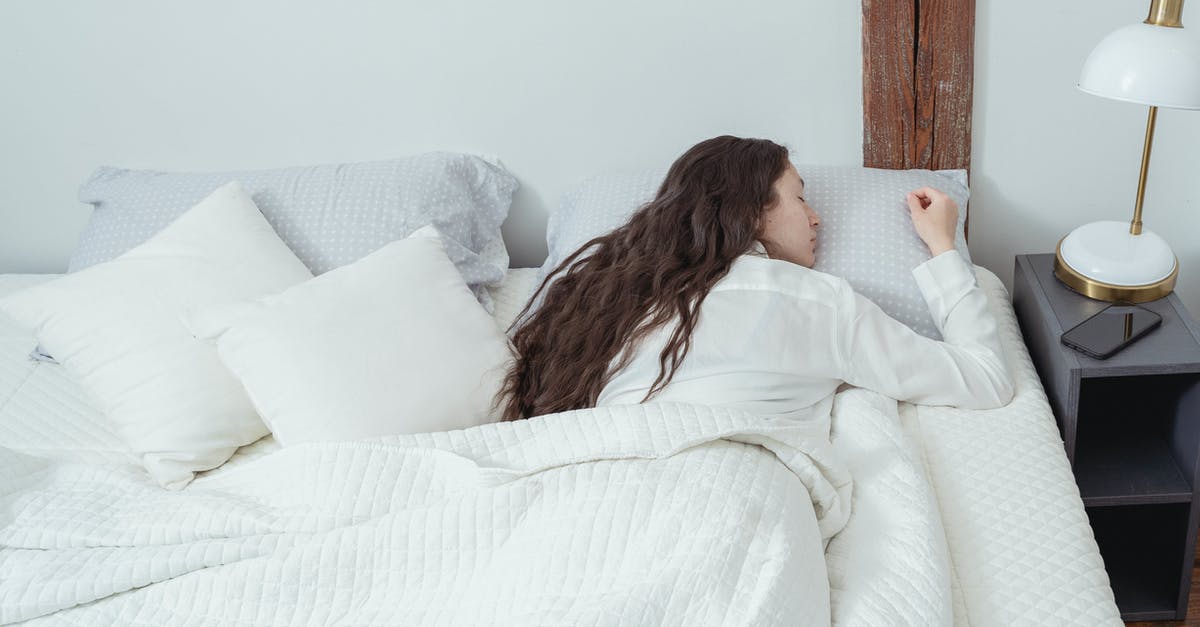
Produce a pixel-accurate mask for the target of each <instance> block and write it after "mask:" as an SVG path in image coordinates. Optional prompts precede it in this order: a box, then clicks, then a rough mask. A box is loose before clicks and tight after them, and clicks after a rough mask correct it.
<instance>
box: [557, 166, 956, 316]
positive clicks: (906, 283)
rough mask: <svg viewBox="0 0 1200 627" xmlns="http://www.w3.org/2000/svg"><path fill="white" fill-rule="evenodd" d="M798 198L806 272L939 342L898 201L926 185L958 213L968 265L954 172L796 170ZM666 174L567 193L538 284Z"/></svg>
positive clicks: (604, 181)
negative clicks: (811, 240)
mask: <svg viewBox="0 0 1200 627" xmlns="http://www.w3.org/2000/svg"><path fill="white" fill-rule="evenodd" d="M796 169H797V170H798V171H799V172H800V176H801V177H802V178H803V179H804V182H805V191H804V193H805V198H806V199H807V200H808V202H809V204H811V205H812V207H813V209H815V210H816V212H817V213H818V214H819V215H820V216H821V227H820V228H819V229H818V231H817V261H816V265H815V266H814V269H816V270H819V271H821V272H826V273H828V274H832V275H835V276H840V277H842V278H844V279H846V280H847V281H849V282H850V285H851V286H853V287H854V289H855V291H857V292H859V293H860V294H862V295H863V296H866V297H867V298H869V299H871V300H872V301H874V302H875V304H877V305H879V307H880V308H881V309H883V311H885V312H887V314H888V315H890V316H891V317H893V318H895V319H897V320H899V321H900V322H903V323H904V324H906V325H908V326H909V327H911V328H912V329H913V330H915V331H916V332H918V333H920V334H922V335H925V336H927V337H932V338H935V339H941V334H940V333H938V330H937V327H936V326H934V323H933V319H932V318H931V317H930V316H929V310H928V306H927V305H926V304H925V301H924V299H922V298H921V293H920V290H919V289H918V288H917V284H916V281H914V280H913V277H912V274H911V270H912V269H913V268H915V267H917V266H918V265H920V264H921V263H922V262H924V261H926V260H928V259H929V249H928V248H926V246H925V244H923V243H922V242H921V239H920V238H919V237H918V236H917V234H916V231H915V230H914V229H913V227H912V221H911V220H910V218H909V213H908V206H907V204H906V203H905V194H906V193H907V192H909V191H911V190H914V189H917V188H920V187H924V186H931V187H935V188H937V189H940V190H942V191H944V192H946V193H947V194H949V195H950V197H952V198H953V199H954V200H955V202H956V203H957V204H958V206H959V223H958V234H957V242H956V244H957V248H958V251H959V252H960V253H961V254H962V256H963V259H966V260H967V261H968V262H969V261H970V260H971V257H970V253H969V251H968V250H967V242H966V238H965V236H964V234H963V228H964V224H965V222H966V216H967V200H968V197H969V191H968V190H967V187H966V173H965V172H964V171H962V170H943V171H938V172H934V171H930V170H881V169H873V168H859V167H850V166H827V165H811V164H810V165H805V164H796ZM664 176H666V170H643V171H637V172H624V173H614V174H604V175H600V176H597V177H594V178H592V179H589V180H587V181H584V182H583V183H581V184H579V185H577V186H576V187H574V188H573V189H572V190H570V191H569V192H567V194H566V195H565V196H564V197H563V200H562V202H561V203H560V204H559V206H558V207H557V208H556V209H555V210H554V212H553V213H551V215H550V221H549V224H548V225H547V231H546V243H547V246H548V248H549V256H548V257H547V258H546V261H545V263H544V264H542V268H541V271H540V272H539V274H538V277H539V279H541V278H544V277H545V276H546V275H548V274H549V273H550V272H551V271H552V270H553V269H554V268H557V267H558V266H559V264H561V263H562V261H563V260H564V259H566V258H567V257H569V256H570V255H571V253H573V252H575V251H576V250H577V249H578V248H579V247H580V246H582V245H583V244H585V243H586V242H587V241H588V240H590V239H592V238H594V237H597V236H599V235H603V234H605V233H608V232H610V231H612V230H613V229H615V228H617V227H619V226H621V225H622V224H624V223H625V222H626V221H627V220H628V219H629V216H630V214H632V213H633V212H634V211H635V210H636V209H637V208H638V207H641V206H642V205H644V204H645V203H647V202H649V201H650V200H652V199H653V198H654V194H655V192H656V191H657V189H658V186H659V184H661V183H662V179H663V177H664Z"/></svg>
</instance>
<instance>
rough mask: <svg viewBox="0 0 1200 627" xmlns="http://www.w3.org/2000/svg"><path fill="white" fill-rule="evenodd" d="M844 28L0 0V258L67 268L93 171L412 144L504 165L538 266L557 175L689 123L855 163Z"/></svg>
mask: <svg viewBox="0 0 1200 627" xmlns="http://www.w3.org/2000/svg"><path fill="white" fill-rule="evenodd" d="M860 24H861V12H860V6H859V4H858V3H857V2H826V1H823V0H801V1H798V0H763V1H760V2H755V3H735V2H722V1H720V0H701V1H695V0H693V1H685V0H670V1H655V2H643V1H638V0H572V1H569V2H564V1H561V0H510V1H508V2H488V1H484V0H471V1H464V0H460V1H456V2H432V1H426V2H398V1H387V0H374V1H367V0H359V1H355V2H333V1H318V0H300V1H296V0H288V1H284V0H271V1H256V2H243V1H239V0H208V1H206V2H190V3H179V2H160V1H157V0H106V1H105V2H74V1H71V0H25V1H17V0H13V1H9V2H2V3H0V90H3V91H2V93H0V272H57V271H61V270H63V269H64V268H65V266H66V261H67V258H68V256H69V254H70V251H71V249H72V248H73V246H74V244H75V240H76V237H77V235H78V233H79V231H80V229H81V228H82V227H83V224H84V222H85V221H86V219H87V209H88V207H87V206H85V205H81V204H80V203H78V201H77V200H76V198H75V192H76V188H77V186H78V185H79V183H80V182H82V181H83V180H84V179H85V178H86V177H87V175H88V174H89V173H90V172H91V170H92V169H93V168H94V167H96V166H97V165H100V164H111V165H119V166H127V167H149V168H162V169H176V170H224V169H237V168H260V167H277V166H287V165H299V164H308V163H325V162H340V161H356V160H368V159H378V158H387V157H392V156H397V155H404V154H411V153H414V152H419V151H424V150H431V149H449V150H464V151H476V152H482V153H488V154H495V155H499V156H500V157H501V158H502V159H503V160H504V162H505V163H506V164H507V165H508V167H509V168H510V169H511V170H512V171H513V172H514V173H515V174H516V175H517V176H518V177H519V178H520V179H521V180H522V181H523V183H524V188H523V189H522V190H521V191H520V192H519V193H518V196H517V198H516V202H515V205H514V209H513V213H512V216H511V217H510V219H509V222H508V223H507V224H506V226H505V234H506V239H507V241H508V242H509V244H510V249H511V250H513V262H514V265H525V266H532V265H537V264H539V263H540V262H541V260H542V258H543V257H544V255H545V243H544V230H545V217H546V211H547V208H548V207H550V206H552V205H553V204H554V203H555V202H556V199H557V198H558V196H559V195H560V194H561V193H562V191H564V190H565V189H566V188H567V187H568V186H569V185H570V184H571V183H572V182H574V181H577V180H579V179H581V178H584V177H586V176H588V175H591V174H594V173H596V172H599V171H601V170H605V169H611V168H618V167H640V166H647V165H665V164H667V163H669V162H670V161H671V160H672V159H673V158H674V157H675V156H677V155H678V154H679V153H681V152H682V151H683V150H684V149H685V148H687V147H688V146H689V145H691V144H692V143H694V142H695V141H698V140H700V139H703V138H705V137H708V136H712V135H716V134H720V133H733V134H741V135H751V136H763V137H770V138H773V139H776V140H778V141H783V142H786V143H788V144H790V146H791V147H792V148H793V154H795V155H796V156H797V157H798V158H800V159H801V160H806V161H825V162H830V163H842V164H854V163H860V162H861V153H862V150H861V144H862V131H861V116H862V104H861V79H860V76H861V74H860V68H861V64H862V60H861V48H860V40H859V37H860V35H859V33H860V30H861V28H860ZM1152 215H1153V214H1152Z"/></svg>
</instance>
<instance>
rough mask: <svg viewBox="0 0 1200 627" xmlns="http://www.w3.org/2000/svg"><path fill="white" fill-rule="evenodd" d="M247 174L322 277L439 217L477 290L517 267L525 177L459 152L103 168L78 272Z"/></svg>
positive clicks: (271, 217)
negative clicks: (513, 247)
mask: <svg viewBox="0 0 1200 627" xmlns="http://www.w3.org/2000/svg"><path fill="white" fill-rule="evenodd" d="M234 180H236V181H241V183H242V185H243V186H244V187H245V188H246V191H247V192H249V193H250V195H251V198H253V200H254V203H255V204H256V205H258V207H259V209H260V210H261V211H262V213H263V215H264V216H266V218H267V221H268V222H270V223H271V226H272V227H273V228H274V229H275V232H276V233H278V234H279V237H280V238H281V239H283V241H284V242H285V243H286V244H287V245H288V247H289V248H291V249H292V251H293V252H294V253H295V254H296V256H297V257H299V258H300V260H301V261H303V262H304V264H305V265H306V266H308V268H309V270H311V271H312V273H313V274H321V273H323V272H327V271H329V270H332V269H333V268H337V267H339V266H343V265H346V264H348V263H351V262H353V261H356V260H358V259H360V258H362V257H364V256H365V255H367V253H370V252H372V251H374V250H376V249H378V248H380V247H381V246H383V245H384V244H387V243H388V242H392V241H395V240H397V239H400V238H402V237H405V236H407V235H409V234H410V233H412V232H413V231H416V230H417V229H418V228H420V227H422V226H425V225H428V224H432V225H434V226H436V227H437V229H438V230H439V231H440V232H441V233H443V234H444V235H445V236H446V238H447V254H448V255H449V256H450V259H451V260H452V261H453V262H454V264H455V266H457V267H458V270H459V272H460V273H461V274H462V275H463V278H464V279H465V280H466V282H467V284H468V285H470V286H471V287H472V288H473V289H475V292H476V296H479V297H481V298H483V297H486V292H485V291H483V290H482V287H481V286H483V285H486V284H490V283H497V282H499V281H500V280H501V279H503V278H504V272H505V271H506V270H507V269H508V251H507V249H506V248H505V247H504V241H503V240H502V239H501V235H500V225H501V223H503V222H504V219H505V217H507V216H508V210H509V205H510V204H511V202H512V194H513V192H514V191H515V190H516V189H517V187H518V184H517V180H516V178H514V177H513V176H512V175H511V174H509V173H508V172H507V171H505V170H504V169H503V168H502V167H500V166H499V165H498V164H496V163H492V162H489V161H486V160H484V159H482V158H480V157H476V156H472V155H465V154H455V153H428V154H423V155H417V156H412V157H405V158H401V159H394V160H391V161H372V162H365V163H342V164H330V165H316V166H308V167H296V168H284V169H276V170H250V171H235V172H216V173H182V172H158V171H153V170H126V169H120V168H111V167H102V168H99V169H98V170H96V171H95V173H93V174H92V176H91V178H89V179H88V180H87V181H86V182H85V183H84V184H83V185H82V186H81V187H80V188H79V199H80V200H81V201H83V202H86V203H91V204H92V205H94V207H95V209H94V211H93V212H92V217H91V220H90V221H89V222H88V225H87V227H86V228H85V229H84V231H83V234H82V235H81V236H80V240H79V245H78V247H77V248H76V250H75V252H74V254H73V255H72V256H71V263H70V271H71V272H75V271H77V270H81V269H83V268H86V267H88V266H91V265H94V264H97V263H100V262H102V261H107V260H109V259H112V258H114V257H116V256H117V255H120V254H121V253H123V252H125V251H126V250H129V249H130V248H133V247H134V246H136V245H138V244H139V243H141V242H143V241H145V240H146V239H148V238H149V237H150V236H151V235H154V234H155V233H157V232H158V231H159V230H161V229H162V228H163V227H165V226H166V225H167V224H169V223H170V222H171V221H172V220H174V219H175V218H176V217H178V216H179V215H180V214H182V213H183V212H184V211H186V210H187V209H188V208H189V207H191V206H192V205H194V204H196V203H197V202H199V201H200V200H201V199H202V198H204V197H205V196H207V195H208V194H209V193H210V192H212V191H213V190H214V189H216V188H217V187H220V186H221V185H224V184H225V183H228V182H229V181H234Z"/></svg>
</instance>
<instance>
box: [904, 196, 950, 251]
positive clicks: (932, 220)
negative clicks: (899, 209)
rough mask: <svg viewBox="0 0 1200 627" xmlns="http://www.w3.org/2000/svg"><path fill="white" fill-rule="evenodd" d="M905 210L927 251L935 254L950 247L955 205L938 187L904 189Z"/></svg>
mask: <svg viewBox="0 0 1200 627" xmlns="http://www.w3.org/2000/svg"><path fill="white" fill-rule="evenodd" d="M907 200H908V213H909V215H910V216H911V217H912V221H913V226H914V227H915V228H916V229H917V235H918V236H919V237H920V238H921V241H922V242H925V245H926V246H928V247H929V252H931V253H933V256H934V257H936V256H938V255H940V254H942V253H944V252H946V251H948V250H954V231H955V229H956V228H957V227H958V205H956V204H954V199H953V198H950V197H949V196H947V195H946V194H944V193H942V192H941V191H940V190H936V189H934V188H932V187H922V188H921V189H918V190H914V191H911V192H909V193H908V199H907Z"/></svg>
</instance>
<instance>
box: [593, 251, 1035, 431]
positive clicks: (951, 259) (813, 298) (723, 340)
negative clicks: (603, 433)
mask: <svg viewBox="0 0 1200 627" xmlns="http://www.w3.org/2000/svg"><path fill="white" fill-rule="evenodd" d="M913 276H914V277H915V279H916V281H917V285H918V286H919V288H920V290H921V293H922V295H923V296H924V298H925V301H926V302H927V303H928V305H929V310H930V312H931V313H932V314H933V320H934V323H935V324H936V325H937V327H938V329H939V330H940V331H941V333H942V336H943V338H944V340H943V341H940V342H939V341H936V340H932V339H929V338H927V337H924V336H922V335H919V334H917V333H916V332H914V331H913V330H912V329H909V328H908V327H907V326H905V325H903V324H901V323H900V322H897V321H896V320H895V319H893V318H891V317H889V316H888V315H887V314H885V313H884V312H883V311H882V310H881V309H880V308H879V307H878V306H877V305H875V304H874V303H873V302H871V301H869V300H867V299H866V298H864V297H863V296H860V295H859V294H857V293H855V292H854V290H853V289H852V288H851V287H850V284H849V283H847V282H846V281H845V280H844V279H840V278H838V277H834V276H831V275H828V274H824V273H821V272H817V271H815V270H811V269H809V268H805V267H803V266H799V265H796V264H793V263H790V262H787V261H781V260H775V259H770V258H767V257H766V256H765V255H764V254H763V253H762V251H761V248H760V249H758V250H756V252H754V253H751V254H747V255H743V256H741V257H740V258H738V259H737V260H736V261H735V262H734V264H733V266H732V268H731V269H730V271H729V274H727V275H726V276H725V277H724V278H722V279H721V280H720V281H719V282H718V283H717V284H716V285H715V286H714V287H713V289H712V291H711V292H710V293H709V294H708V297H707V298H706V299H705V300H704V302H703V303H702V304H701V307H700V312H699V319H698V323H697V325H696V327H695V330H694V332H693V335H692V345H691V349H690V351H689V352H688V354H687V356H686V357H685V358H684V360H683V362H682V364H680V367H679V369H678V370H677V371H676V372H675V376H674V377H673V378H672V379H671V382H670V383H669V384H668V385H667V386H666V387H665V388H664V389H663V390H662V391H660V392H659V393H658V394H656V395H655V396H654V397H653V398H652V399H650V400H651V401H652V402H672V401H673V402H686V403H697V404H704V405H712V406H725V407H731V408H736V409H742V410H745V411H748V412H750V413H753V414H758V415H761V416H763V417H769V418H782V419H788V420H800V421H806V422H808V421H811V422H813V423H815V424H813V425H812V426H813V427H817V428H820V427H819V426H818V425H820V424H821V423H824V426H825V428H826V431H825V433H828V431H827V428H828V422H829V418H830V411H831V409H832V406H833V395H834V392H835V391H836V390H837V388H838V386H839V385H841V384H842V383H843V382H845V383H849V384H852V385H855V386H859V387H863V388H868V389H871V390H875V391H877V392H880V393H883V394H885V395H887V396H890V397H892V398H895V399H897V400H903V401H910V402H914V403H923V404H929V405H954V406H958V407H965V408H990V407H998V406H1001V405H1004V404H1005V403H1007V402H1008V401H1009V400H1010V399H1011V397H1012V392H1013V388H1012V378H1011V376H1010V374H1009V372H1008V368H1007V365H1006V363H1005V360H1004V355H1003V351H1002V348H1001V344H1000V337H999V332H998V328H997V324H996V321H995V319H994V318H993V317H992V315H991V313H990V312H989V311H988V309H987V296H986V295H985V294H984V293H983V291H982V290H981V289H979V287H978V285H977V284H976V281H975V274H974V272H973V270H972V268H971V267H970V266H969V265H968V264H967V263H966V261H965V260H964V259H963V258H962V256H961V255H959V254H958V252H957V251H949V252H946V253H943V254H941V255H938V256H937V257H934V258H933V259H930V260H929V261H927V262H925V263H923V264H921V265H920V266H917V267H916V268H915V269H914V270H913ZM671 330H672V329H671V328H670V325H667V326H665V327H662V328H659V329H658V330H656V331H654V332H652V333H651V334H650V335H648V336H647V337H646V338H645V340H644V341H643V342H642V343H641V344H640V345H639V346H637V347H635V348H634V350H635V354H634V356H633V357H632V359H631V361H630V362H629V363H628V364H627V365H626V367H625V368H623V369H622V370H621V371H619V372H618V373H617V374H616V375H615V376H614V377H613V378H612V379H611V380H610V381H609V383H608V385H606V386H605V387H604V389H603V390H602V391H601V393H600V397H599V400H598V402H597V405H599V406H604V405H620V404H635V403H640V402H642V399H643V398H644V397H645V395H646V392H647V390H649V388H650V386H651V384H652V383H653V382H654V380H655V378H656V377H657V376H658V373H659V363H658V358H659V353H660V352H661V351H662V349H663V346H665V344H666V342H667V340H668V338H669V337H670V332H671Z"/></svg>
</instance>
